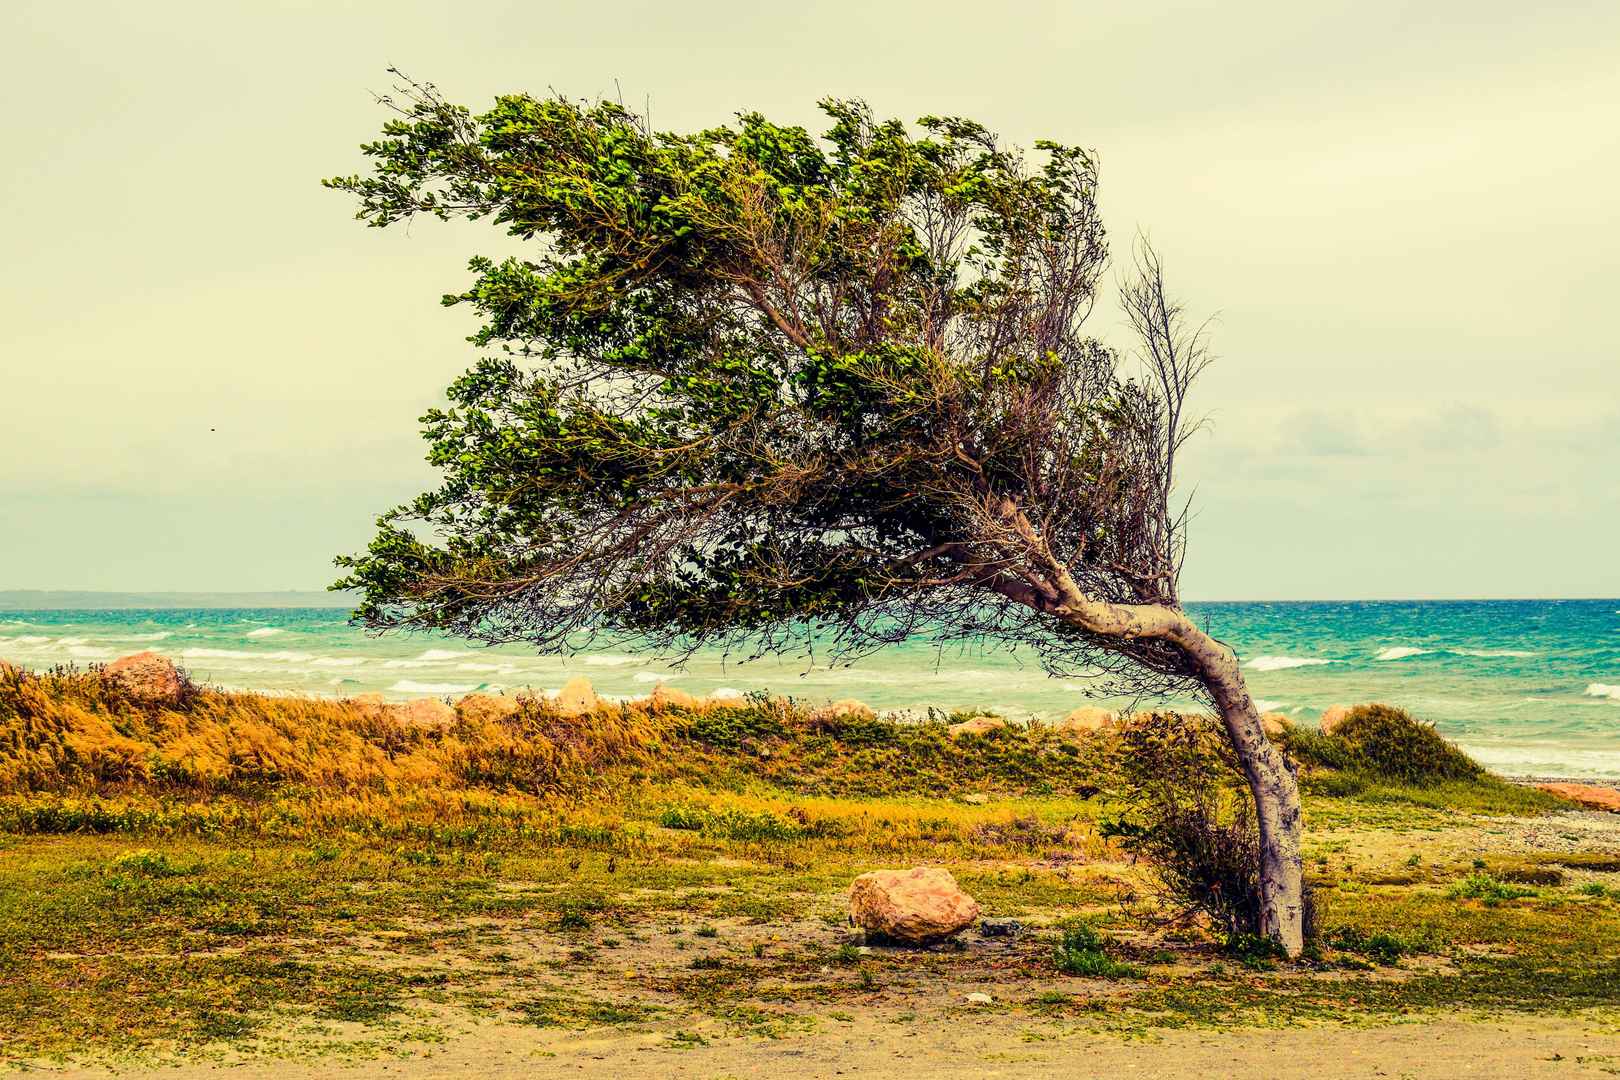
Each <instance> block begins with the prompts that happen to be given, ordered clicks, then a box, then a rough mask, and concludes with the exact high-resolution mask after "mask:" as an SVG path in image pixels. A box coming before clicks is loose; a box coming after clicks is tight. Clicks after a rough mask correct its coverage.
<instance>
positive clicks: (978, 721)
mask: <svg viewBox="0 0 1620 1080" xmlns="http://www.w3.org/2000/svg"><path fill="white" fill-rule="evenodd" d="M1006 726H1007V721H1005V720H1003V719H1002V718H1001V717H999V716H975V717H974V718H973V719H971V720H964V721H962V722H961V723H960V724H952V725H951V726H950V727H948V728H946V729H945V730H946V733H947V734H949V735H950V737H951V738H953V739H955V738H958V737H959V736H962V735H983V734H984V733H985V732H987V731H999V730H1000V729H1002V728H1004V727H1006Z"/></svg>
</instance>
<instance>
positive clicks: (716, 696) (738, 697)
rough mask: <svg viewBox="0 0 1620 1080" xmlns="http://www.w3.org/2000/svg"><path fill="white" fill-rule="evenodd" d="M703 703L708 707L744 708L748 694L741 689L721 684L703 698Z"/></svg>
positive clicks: (746, 704)
mask: <svg viewBox="0 0 1620 1080" xmlns="http://www.w3.org/2000/svg"><path fill="white" fill-rule="evenodd" d="M703 705H704V707H705V708H710V709H746V708H748V695H746V694H744V693H743V692H742V691H741V690H737V689H734V688H732V687H729V686H722V687H721V688H720V689H718V690H716V691H715V692H714V693H712V694H710V695H709V696H708V697H706V698H704V699H703Z"/></svg>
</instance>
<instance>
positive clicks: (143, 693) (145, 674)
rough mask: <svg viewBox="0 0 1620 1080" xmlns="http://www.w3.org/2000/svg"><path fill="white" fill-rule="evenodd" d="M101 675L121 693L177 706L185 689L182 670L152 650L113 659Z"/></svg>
mask: <svg viewBox="0 0 1620 1080" xmlns="http://www.w3.org/2000/svg"><path fill="white" fill-rule="evenodd" d="M101 677H102V678H103V679H105V680H107V682H108V683H110V684H111V685H112V686H113V687H114V688H116V689H117V690H118V691H119V692H120V693H123V694H125V695H127V696H129V697H132V698H134V699H135V700H137V701H146V702H151V703H153V704H160V705H178V704H179V703H180V695H181V694H182V693H183V692H184V691H185V680H184V679H182V678H181V677H180V669H178V668H176V667H175V666H174V665H173V664H172V663H170V662H169V660H168V658H167V657H163V656H159V655H158V654H157V653H155V652H150V651H148V652H138V653H135V654H134V655H133V656H123V657H120V658H118V659H117V660H114V661H113V662H112V663H110V664H108V665H107V666H106V667H105V668H103V669H102V672H101Z"/></svg>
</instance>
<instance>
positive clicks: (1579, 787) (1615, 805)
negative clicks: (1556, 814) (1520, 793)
mask: <svg viewBox="0 0 1620 1080" xmlns="http://www.w3.org/2000/svg"><path fill="white" fill-rule="evenodd" d="M1536 787H1538V788H1540V789H1541V790H1542V791H1546V792H1551V793H1552V794H1554V795H1557V796H1560V797H1561V798H1565V799H1568V800H1569V801H1570V802H1573V803H1579V804H1580V805H1581V806H1584V807H1586V809H1588V810H1607V811H1608V812H1609V813H1611V814H1620V791H1616V790H1615V789H1614V788H1607V787H1599V786H1598V785H1596V784H1537V785H1536Z"/></svg>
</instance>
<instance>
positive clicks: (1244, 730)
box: [1007, 572, 1305, 957]
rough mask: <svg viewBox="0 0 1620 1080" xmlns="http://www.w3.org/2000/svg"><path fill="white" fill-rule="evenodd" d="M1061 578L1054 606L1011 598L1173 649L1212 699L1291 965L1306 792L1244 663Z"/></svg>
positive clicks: (1271, 914) (1171, 619)
mask: <svg viewBox="0 0 1620 1080" xmlns="http://www.w3.org/2000/svg"><path fill="white" fill-rule="evenodd" d="M1056 576H1057V578H1058V581H1057V585H1056V588H1055V590H1054V591H1055V592H1056V593H1057V596H1056V597H1055V598H1047V597H1041V596H1029V597H1027V598H1026V597H1025V596H1024V595H1023V594H1022V593H1021V592H1018V591H1015V590H1007V594H1008V595H1009V596H1012V597H1013V598H1014V599H1019V600H1021V601H1022V602H1025V603H1030V604H1031V606H1035V607H1037V608H1039V609H1040V610H1043V611H1046V612H1048V613H1049V614H1052V615H1055V616H1057V617H1058V618H1060V619H1065V620H1067V621H1069V622H1072V623H1074V624H1075V625H1077V626H1081V627H1083V628H1085V629H1086V630H1088V631H1090V632H1092V633H1094V634H1100V635H1105V636H1109V637H1118V638H1124V639H1127V640H1134V639H1155V640H1160V641H1165V642H1168V643H1170V644H1172V645H1174V646H1175V647H1176V648H1177V649H1178V650H1180V652H1181V653H1182V655H1183V656H1185V657H1186V658H1187V661H1188V662H1189V664H1190V665H1191V667H1192V669H1193V670H1194V671H1195V672H1196V674H1197V678H1198V681H1199V682H1200V683H1202V684H1203V686H1204V687H1205V689H1207V690H1208V691H1209V694H1210V697H1211V698H1213V699H1214V702H1215V707H1216V709H1217V710H1218V711H1219V712H1220V715H1221V722H1222V723H1223V724H1224V725H1225V727H1226V736H1227V739H1228V741H1229V742H1230V743H1231V745H1232V749H1233V751H1234V752H1235V753H1236V754H1237V758H1238V762H1239V764H1240V765H1241V766H1242V768H1243V774H1244V776H1245V778H1246V779H1247V780H1248V782H1249V793H1250V794H1251V795H1252V796H1253V798H1254V809H1255V821H1256V823H1257V825H1258V826H1259V830H1260V905H1261V908H1260V932H1261V933H1262V934H1264V935H1266V936H1268V937H1272V938H1275V939H1276V940H1277V941H1278V942H1279V943H1280V944H1281V945H1282V947H1283V950H1284V951H1285V952H1286V953H1287V954H1288V955H1289V956H1290V957H1293V956H1298V955H1299V954H1300V952H1301V951H1302V950H1303V949H1304V948H1305V868H1304V862H1303V858H1302V856H1301V854H1300V839H1301V837H1300V833H1301V827H1302V818H1301V813H1300V805H1299V785H1298V783H1297V782H1296V781H1295V779H1294V774H1293V773H1292V772H1291V771H1290V770H1289V768H1288V765H1287V764H1286V763H1285V762H1284V761H1283V756H1282V754H1280V753H1278V751H1277V748H1276V747H1275V746H1273V745H1271V740H1270V739H1268V738H1267V737H1266V732H1265V728H1264V726H1263V725H1262V724H1261V721H1260V712H1259V710H1258V709H1256V708H1255V705H1254V699H1253V698H1251V697H1250V696H1249V688H1248V686H1247V684H1245V682H1244V680H1243V672H1242V671H1241V670H1240V669H1239V667H1238V659H1237V656H1236V655H1235V654H1234V653H1233V652H1232V650H1231V649H1229V648H1227V647H1226V646H1225V645H1223V644H1221V643H1220V642H1219V641H1216V640H1215V639H1214V638H1212V637H1210V636H1209V635H1208V634H1206V633H1204V632H1203V631H1202V630H1200V629H1198V627H1197V626H1196V625H1194V624H1193V621H1192V620H1191V619H1189V618H1187V616H1186V614H1185V613H1184V612H1182V611H1181V610H1180V609H1178V608H1174V607H1170V606H1168V605H1164V604H1111V603H1108V602H1106V601H1100V600H1092V599H1090V598H1088V597H1086V596H1085V595H1084V594H1083V593H1081V592H1080V590H1079V589H1078V587H1076V585H1075V583H1074V581H1073V579H1072V578H1070V577H1069V576H1068V575H1067V574H1066V573H1061V572H1060V573H1059V574H1057V575H1056Z"/></svg>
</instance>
